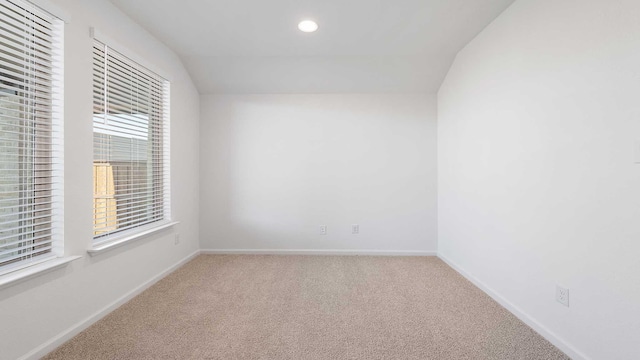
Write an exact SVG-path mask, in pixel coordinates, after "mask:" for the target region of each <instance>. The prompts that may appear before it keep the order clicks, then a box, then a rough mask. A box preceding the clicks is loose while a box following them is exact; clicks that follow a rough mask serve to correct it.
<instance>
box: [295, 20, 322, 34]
mask: <svg viewBox="0 0 640 360" xmlns="http://www.w3.org/2000/svg"><path fill="white" fill-rule="evenodd" d="M298 29H300V31H302V32H306V33H311V32H314V31H316V30H318V24H316V22H315V21H311V20H304V21H301V22H300V24H298Z"/></svg>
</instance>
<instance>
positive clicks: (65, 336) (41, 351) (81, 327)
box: [20, 250, 200, 360]
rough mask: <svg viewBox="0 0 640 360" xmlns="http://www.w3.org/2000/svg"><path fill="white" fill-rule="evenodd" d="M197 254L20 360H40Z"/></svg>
mask: <svg viewBox="0 0 640 360" xmlns="http://www.w3.org/2000/svg"><path fill="white" fill-rule="evenodd" d="M199 254H200V250H198V251H195V252H193V253H192V254H190V255H188V256H187V257H185V258H184V259H182V260H180V261H178V262H177V263H176V264H174V265H171V266H170V267H169V268H167V269H166V270H164V271H163V272H161V273H160V274H158V275H156V276H154V277H152V278H151V279H149V280H148V281H146V282H145V283H143V284H142V285H140V286H138V287H137V288H135V289H133V290H131V291H130V292H128V293H127V294H125V295H124V296H122V297H120V298H119V299H118V300H116V301H114V302H113V303H111V304H109V305H107V306H106V307H104V308H103V309H102V310H100V311H98V312H96V313H95V314H93V315H91V316H89V317H88V318H86V319H84V320H82V321H80V322H78V323H77V324H75V325H73V326H72V327H71V328H69V329H67V330H66V331H63V332H62V333H60V334H59V335H57V336H55V337H54V338H52V339H51V340H49V341H47V342H45V343H44V344H42V345H40V346H38V347H37V348H35V349H34V350H32V351H30V352H28V353H27V354H26V355H24V356H22V357H21V358H20V360H32V359H33V360H35V359H40V358H41V357H43V356H45V355H47V354H48V353H50V352H51V351H53V350H55V349H56V348H57V347H58V346H60V345H62V344H64V343H65V342H67V341H68V340H71V338H73V337H74V336H76V335H78V334H79V333H80V332H82V331H83V330H84V329H86V328H88V327H89V326H91V325H93V324H94V323H95V322H97V321H98V320H100V319H102V318H103V317H105V316H106V315H107V314H109V313H110V312H112V311H113V310H115V309H117V308H118V307H120V306H122V305H123V304H124V303H126V302H127V301H129V300H131V299H133V298H134V297H136V296H137V295H139V294H140V293H142V292H143V291H144V290H146V289H148V288H149V287H151V286H152V285H153V284H155V283H157V282H158V281H160V280H161V279H162V278H164V277H165V276H167V275H169V274H170V273H172V272H173V271H174V270H176V269H178V268H179V267H180V266H182V265H184V264H186V263H187V262H189V261H190V260H191V259H193V258H195V257H196V256H198V255H199Z"/></svg>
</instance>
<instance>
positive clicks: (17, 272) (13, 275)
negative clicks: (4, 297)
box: [0, 256, 82, 290]
mask: <svg viewBox="0 0 640 360" xmlns="http://www.w3.org/2000/svg"><path fill="white" fill-rule="evenodd" d="M80 258H82V256H66V257H53V258H51V257H48V258H46V259H42V260H41V261H38V262H33V263H30V264H25V265H24V266H23V267H18V268H16V269H13V270H12V271H11V272H8V273H6V274H3V275H0V290H2V289H4V288H7V287H9V286H13V285H16V284H18V283H21V282H23V281H26V280H29V279H31V278H34V277H37V276H40V275H44V274H46V273H48V272H51V271H53V270H56V269H59V268H61V267H63V266H66V265H67V264H69V263H70V262H72V261H74V260H78V259H80Z"/></svg>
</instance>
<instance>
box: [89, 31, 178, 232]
mask: <svg viewBox="0 0 640 360" xmlns="http://www.w3.org/2000/svg"><path fill="white" fill-rule="evenodd" d="M93 187H94V190H93V193H94V195H93V234H94V241H95V242H97V243H99V242H103V241H108V240H111V239H112V238H113V237H117V238H119V237H120V236H121V235H122V236H126V235H127V234H130V233H132V232H137V231H139V230H142V229H141V227H148V226H153V225H159V224H156V223H158V222H168V221H169V220H170V202H169V200H170V196H169V82H168V81H166V80H164V79H163V78H161V77H160V76H158V75H156V74H155V73H153V72H151V71H149V70H148V69H146V68H144V67H143V66H141V65H139V64H137V63H136V62H134V61H132V60H131V59H129V58H127V57H126V56H124V55H122V54H120V53H118V52H117V51H114V50H113V49H112V48H110V47H109V46H107V45H105V44H103V43H101V42H99V41H97V40H95V41H94V46H93Z"/></svg>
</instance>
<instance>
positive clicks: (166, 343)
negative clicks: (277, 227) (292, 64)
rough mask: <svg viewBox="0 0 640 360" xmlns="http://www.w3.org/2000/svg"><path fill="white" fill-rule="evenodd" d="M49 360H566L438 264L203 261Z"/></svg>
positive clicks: (335, 259) (409, 260)
mask: <svg viewBox="0 0 640 360" xmlns="http://www.w3.org/2000/svg"><path fill="white" fill-rule="evenodd" d="M46 359H296V360H298V359H567V357H566V356H565V355H564V354H563V353H561V352H560V351H559V350H558V349H556V348H555V347H554V346H553V345H551V344H550V343H549V342H547V341H546V340H544V339H543V338H542V337H540V336H539V335H538V334H537V333H535V332H534V331H533V330H532V329H530V328H529V327H527V326H526V325H525V324H523V323H522V322H521V321H519V320H518V319H517V318H516V317H515V316H513V315H512V314H511V313H509V312H508V311H507V310H505V309H504V308H502V307H501V306H500V305H498V304H497V303H496V302H494V301H493V300H492V299H491V298H489V297H488V296H487V295H485V294H484V293H483V292H482V291H480V290H479V289H477V288H476V287H474V286H473V285H472V284H471V283H469V282H468V281H466V280H465V279H464V278H463V277H461V276H460V275H459V274H458V273H456V272H455V271H454V270H452V269H451V268H450V267H449V266H447V265H446V264H445V263H443V262H442V261H441V260H439V259H437V258H424V257H356V256H240V255H237V256H236V255H202V256H199V257H198V258H196V259H194V260H193V261H191V262H190V263H188V264H186V265H185V266H183V267H182V268H180V269H178V270H177V271H175V272H174V273H173V274H171V275H169V276H168V277H166V278H165V279H163V280H162V281H160V282H158V283H157V284H156V285H155V286H153V287H151V288H150V289H148V290H147V291H145V292H144V293H142V294H141V295H139V296H138V297H136V298H134V299H133V300H131V301H130V302H128V303H127V304H125V305H123V306H122V307H120V308H119V309H117V310H116V311H114V312H113V313H111V314H109V315H108V316H107V317H105V318H104V319H102V320H101V321H99V322H97V323H96V324H95V325H93V326H91V327H90V328H88V329H87V330H85V331H84V332H82V333H81V334H79V335H78V336H76V337H75V338H73V339H72V340H70V341H69V342H67V343H66V344H64V345H63V346H61V347H60V348H58V349H57V350H56V351H54V352H53V353H51V354H49V355H48V356H47V357H46Z"/></svg>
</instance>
